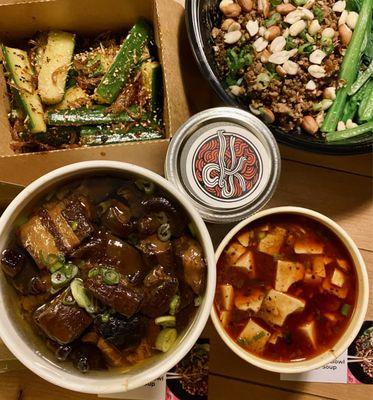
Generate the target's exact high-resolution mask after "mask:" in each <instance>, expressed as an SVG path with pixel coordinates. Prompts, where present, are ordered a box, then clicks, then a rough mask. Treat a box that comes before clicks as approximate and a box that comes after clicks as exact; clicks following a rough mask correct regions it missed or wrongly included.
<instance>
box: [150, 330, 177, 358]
mask: <svg viewBox="0 0 373 400" xmlns="http://www.w3.org/2000/svg"><path fill="white" fill-rule="evenodd" d="M176 339H177V331H176V329H173V328H166V329H163V330H161V331H160V332H159V334H158V336H157V339H156V340H155V348H156V349H157V350H159V351H163V353H166V352H167V351H168V350H170V348H171V347H172V345H173V344H174V343H175V341H176Z"/></svg>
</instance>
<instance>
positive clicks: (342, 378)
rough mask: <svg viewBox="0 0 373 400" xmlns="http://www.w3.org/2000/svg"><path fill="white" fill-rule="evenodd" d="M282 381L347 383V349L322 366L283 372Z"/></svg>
mask: <svg viewBox="0 0 373 400" xmlns="http://www.w3.org/2000/svg"><path fill="white" fill-rule="evenodd" d="M281 380H282V381H302V382H333V383H347V350H346V351H345V352H344V353H343V354H342V355H341V356H340V357H338V358H337V359H336V360H334V361H332V362H331V363H329V364H326V365H324V366H323V367H321V368H318V369H315V370H313V371H309V372H302V373H300V374H281Z"/></svg>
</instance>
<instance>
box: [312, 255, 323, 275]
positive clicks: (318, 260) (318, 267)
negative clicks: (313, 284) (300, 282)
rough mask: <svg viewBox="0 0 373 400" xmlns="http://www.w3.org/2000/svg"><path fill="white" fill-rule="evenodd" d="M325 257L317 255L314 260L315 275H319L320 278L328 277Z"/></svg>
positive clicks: (313, 269)
mask: <svg viewBox="0 0 373 400" xmlns="http://www.w3.org/2000/svg"><path fill="white" fill-rule="evenodd" d="M325 259H326V257H323V256H316V257H315V258H314V259H313V260H312V271H313V273H314V274H315V275H317V276H319V277H320V278H325V277H326V271H325V264H326V263H325Z"/></svg>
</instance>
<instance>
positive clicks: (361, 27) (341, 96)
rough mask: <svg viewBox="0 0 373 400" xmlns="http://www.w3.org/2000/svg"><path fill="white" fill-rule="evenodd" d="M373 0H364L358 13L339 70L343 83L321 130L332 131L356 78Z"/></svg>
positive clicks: (340, 115)
mask: <svg viewBox="0 0 373 400" xmlns="http://www.w3.org/2000/svg"><path fill="white" fill-rule="evenodd" d="M372 8H373V0H364V2H363V5H362V7H361V11H360V13H359V19H358V22H357V24H356V28H355V30H354V33H353V35H352V38H351V41H350V43H349V45H348V48H347V50H346V54H345V56H344V58H343V61H342V65H341V69H340V71H339V80H341V81H343V82H345V85H344V86H343V87H342V88H340V89H339V90H338V92H337V96H336V99H335V100H334V102H333V105H332V106H331V107H330V109H329V111H328V113H327V115H326V117H325V119H324V122H323V124H322V127H321V131H322V132H333V131H335V128H336V126H337V124H338V121H340V120H341V117H342V113H343V110H344V108H345V104H346V101H347V94H348V91H349V90H350V87H351V85H352V84H353V82H354V80H355V79H356V76H357V73H358V71H359V66H360V56H361V47H362V44H363V40H364V37H365V32H366V29H367V26H368V25H369V20H370V19H371V18H372Z"/></svg>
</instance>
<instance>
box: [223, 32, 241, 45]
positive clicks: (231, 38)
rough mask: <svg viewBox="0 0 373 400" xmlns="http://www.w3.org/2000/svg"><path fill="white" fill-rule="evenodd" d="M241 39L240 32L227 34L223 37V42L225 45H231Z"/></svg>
mask: <svg viewBox="0 0 373 400" xmlns="http://www.w3.org/2000/svg"><path fill="white" fill-rule="evenodd" d="M241 37H242V33H241V31H233V32H228V33H226V34H225V35H224V42H225V43H227V44H233V43H236V42H238V41H239V40H240V39H241Z"/></svg>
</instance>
